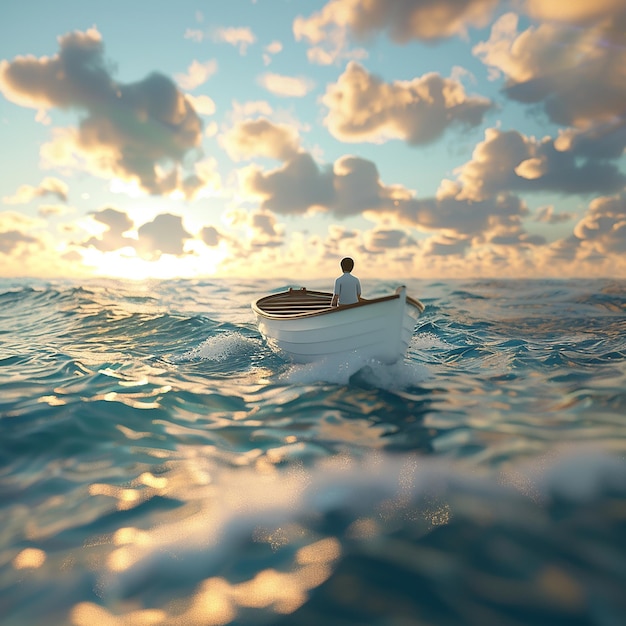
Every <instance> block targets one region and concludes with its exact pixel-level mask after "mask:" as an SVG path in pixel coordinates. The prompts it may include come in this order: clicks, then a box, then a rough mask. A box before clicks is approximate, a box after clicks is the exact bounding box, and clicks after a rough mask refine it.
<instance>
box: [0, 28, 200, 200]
mask: <svg viewBox="0 0 626 626" xmlns="http://www.w3.org/2000/svg"><path fill="white" fill-rule="evenodd" d="M59 45H60V50H59V52H58V54H56V55H54V56H52V57H42V58H40V59H36V58H34V57H18V58H16V59H15V60H13V61H11V62H9V61H2V62H0V90H1V91H2V93H3V94H4V95H5V97H6V98H7V99H9V100H11V101H12V102H15V103H17V104H19V105H22V106H27V107H33V108H36V109H44V110H46V109H50V108H53V107H57V108H60V109H76V110H79V111H82V112H86V114H87V115H86V116H85V117H84V118H83V119H82V120H81V122H80V125H79V126H78V128H76V129H74V128H68V129H55V131H54V134H53V140H52V141H51V142H50V143H49V144H48V145H47V146H44V147H43V148H42V155H43V157H44V159H45V160H46V162H47V163H48V164H49V165H53V166H54V165H57V166H64V167H76V168H87V169H88V170H89V171H90V172H92V173H94V174H96V175H99V176H103V177H105V178H109V179H110V178H112V177H117V178H119V179H121V180H125V181H129V182H131V181H132V182H135V183H137V184H139V185H140V186H141V187H142V188H143V189H144V190H145V191H147V192H149V193H153V194H162V193H168V192H171V191H173V190H175V189H179V188H182V182H183V181H184V176H183V175H182V173H181V164H182V162H183V159H184V158H185V157H186V156H187V155H188V154H189V153H190V152H191V151H193V150H194V149H197V148H198V146H199V144H200V141H201V138H202V122H201V120H200V118H199V117H198V115H197V114H196V112H195V110H194V109H193V106H192V105H191V103H190V102H189V100H187V99H186V98H185V97H184V95H183V94H182V93H181V92H180V91H179V90H178V89H177V88H176V85H175V84H174V83H173V82H172V81H171V79H169V78H168V77H166V76H164V75H162V74H158V73H153V74H150V75H149V76H147V77H146V78H144V79H143V80H141V81H139V82H135V83H128V84H122V83H118V82H116V81H115V80H114V78H113V77H112V75H111V70H110V64H109V63H108V62H107V61H106V60H105V58H104V45H103V42H102V38H101V36H100V33H99V32H98V31H97V30H96V29H95V28H92V29H89V30H88V31H86V32H73V33H70V34H68V35H64V36H62V37H60V38H59ZM163 162H170V163H173V164H174V165H173V166H172V167H171V168H170V169H169V170H167V169H163V167H162V165H161V164H162V163H163ZM188 187H189V186H188V185H187V188H188Z"/></svg>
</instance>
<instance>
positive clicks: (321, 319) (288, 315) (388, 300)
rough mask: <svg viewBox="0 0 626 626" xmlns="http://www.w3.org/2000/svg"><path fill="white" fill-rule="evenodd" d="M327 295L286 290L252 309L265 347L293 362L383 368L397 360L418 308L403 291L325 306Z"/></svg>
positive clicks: (406, 340) (416, 315)
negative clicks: (348, 362) (364, 362)
mask: <svg viewBox="0 0 626 626" xmlns="http://www.w3.org/2000/svg"><path fill="white" fill-rule="evenodd" d="M332 297H333V294H332V293H326V292H322V291H310V290H308V289H306V288H301V289H291V288H290V289H289V290H288V291H282V292H280V293H275V294H272V295H269V296H265V297H263V298H261V299H259V300H257V301H256V302H254V303H253V304H252V310H253V311H254V313H255V315H256V319H257V323H258V326H259V331H260V333H261V334H262V335H263V337H264V338H265V340H266V341H267V343H268V345H269V346H270V347H271V348H272V349H274V350H276V351H278V352H281V353H283V354H284V355H286V356H288V357H289V358H290V359H291V360H292V361H294V362H296V363H310V362H312V361H317V360H320V359H323V358H326V357H333V356H344V355H345V356H348V357H350V356H360V357H365V358H373V359H377V360H380V361H382V362H384V363H395V362H396V361H397V360H398V359H401V358H403V356H404V355H405V353H406V350H407V348H408V345H409V342H410V341H411V337H412V336H413V330H414V329H415V322H416V320H417V318H418V317H419V316H420V314H421V313H422V312H423V310H424V305H423V304H422V303H421V302H420V301H419V300H416V299H415V298H411V297H410V296H407V294H406V287H398V289H396V292H395V293H394V294H392V295H389V296H384V297H382V298H374V299H372V300H362V301H361V302H358V303H356V304H348V305H343V306H335V307H331V306H330V303H331V300H332Z"/></svg>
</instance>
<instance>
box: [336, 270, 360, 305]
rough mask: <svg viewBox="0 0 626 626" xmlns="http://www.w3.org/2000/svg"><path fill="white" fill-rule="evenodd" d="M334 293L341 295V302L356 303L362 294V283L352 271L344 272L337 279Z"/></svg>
mask: <svg viewBox="0 0 626 626" xmlns="http://www.w3.org/2000/svg"><path fill="white" fill-rule="evenodd" d="M333 293H334V295H336V296H339V304H355V303H357V302H358V301H359V296H360V295H361V283H360V282H359V279H358V278H357V277H356V276H352V274H350V272H344V273H343V276H340V277H339V278H338V279H337V280H336V281H335V290H334V292H333Z"/></svg>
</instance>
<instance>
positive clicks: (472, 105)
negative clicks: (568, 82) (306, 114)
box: [322, 61, 492, 145]
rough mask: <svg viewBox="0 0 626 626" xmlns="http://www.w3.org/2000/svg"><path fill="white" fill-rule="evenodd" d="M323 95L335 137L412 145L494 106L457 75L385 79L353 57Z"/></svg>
mask: <svg viewBox="0 0 626 626" xmlns="http://www.w3.org/2000/svg"><path fill="white" fill-rule="evenodd" d="M322 101H323V103H324V104H325V105H326V107H328V115H327V116H326V119H325V124H326V126H327V127H328V129H329V131H330V132H331V134H332V135H333V136H334V137H336V138H337V139H340V140H342V141H353V142H358V141H372V142H378V141H385V140H388V139H402V140H404V141H406V142H407V143H409V144H412V145H417V144H427V143H430V142H432V141H434V140H436V139H438V138H439V137H440V136H441V135H442V134H443V133H444V132H445V130H446V129H447V128H448V127H450V126H451V125H461V126H463V125H465V126H476V125H478V124H480V123H481V122H482V120H483V118H484V116H485V114H486V113H487V111H489V109H490V108H491V107H492V103H491V101H489V100H488V99H486V98H481V97H479V96H468V95H467V94H466V93H465V89H464V88H463V86H462V85H461V83H460V82H458V81H457V80H454V79H451V78H442V77H441V76H439V75H438V74H434V73H431V74H426V75H424V76H421V77H418V78H414V79H413V80H411V81H393V82H390V83H386V82H384V81H383V80H382V79H380V78H379V77H377V76H375V75H373V74H370V73H369V72H368V71H367V70H366V69H365V68H364V67H363V66H362V65H360V64H358V63H356V62H354V61H353V62H350V63H349V64H348V66H347V67H346V70H345V72H344V73H343V74H342V75H341V76H340V77H339V79H338V81H337V82H336V83H335V84H331V85H329V86H328V88H327V90H326V94H325V95H324V97H323V100H322Z"/></svg>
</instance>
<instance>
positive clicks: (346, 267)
mask: <svg viewBox="0 0 626 626" xmlns="http://www.w3.org/2000/svg"><path fill="white" fill-rule="evenodd" d="M353 267H354V261H353V260H352V259H351V258H350V257H349V256H347V257H346V258H345V259H341V269H342V270H343V271H344V272H351V271H352V268H353Z"/></svg>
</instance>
